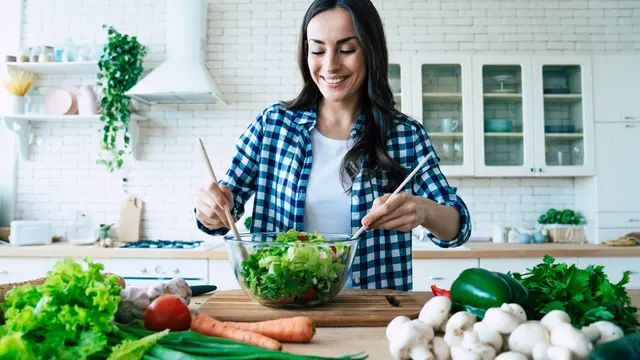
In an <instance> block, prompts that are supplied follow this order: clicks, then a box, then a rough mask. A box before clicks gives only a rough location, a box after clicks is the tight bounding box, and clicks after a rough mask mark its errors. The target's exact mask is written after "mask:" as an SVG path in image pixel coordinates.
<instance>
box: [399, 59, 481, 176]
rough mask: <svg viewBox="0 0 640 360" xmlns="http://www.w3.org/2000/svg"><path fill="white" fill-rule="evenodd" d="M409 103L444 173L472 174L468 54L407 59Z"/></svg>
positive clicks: (471, 106) (469, 60)
mask: <svg viewBox="0 0 640 360" xmlns="http://www.w3.org/2000/svg"><path fill="white" fill-rule="evenodd" d="M411 63H412V65H411V69H412V70H411V71H412V75H413V76H412V79H413V80H414V82H413V83H412V91H413V93H412V104H413V106H414V110H413V113H414V114H415V118H416V120H419V121H420V122H421V123H422V124H423V126H424V128H425V130H426V131H427V134H428V135H429V139H430V140H431V144H432V145H433V147H434V149H435V151H436V153H437V154H438V156H439V157H440V167H441V169H442V172H443V173H444V174H446V175H447V176H472V175H473V170H474V162H473V131H474V130H473V125H474V124H473V102H472V96H473V93H472V77H471V73H472V72H471V71H472V70H471V56H470V55H465V54H420V55H416V56H414V57H413V58H412V61H411Z"/></svg>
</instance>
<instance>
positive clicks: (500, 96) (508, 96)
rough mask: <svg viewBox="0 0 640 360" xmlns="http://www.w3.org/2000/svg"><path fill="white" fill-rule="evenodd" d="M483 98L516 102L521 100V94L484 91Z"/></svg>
mask: <svg viewBox="0 0 640 360" xmlns="http://www.w3.org/2000/svg"><path fill="white" fill-rule="evenodd" d="M484 99H485V100H493V101H500V102H510V103H514V102H515V103H517V102H522V94H520V93H485V94H484Z"/></svg>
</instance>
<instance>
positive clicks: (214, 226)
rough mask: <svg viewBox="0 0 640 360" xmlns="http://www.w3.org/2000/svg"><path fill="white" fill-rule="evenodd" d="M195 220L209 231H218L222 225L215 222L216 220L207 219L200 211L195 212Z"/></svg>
mask: <svg viewBox="0 0 640 360" xmlns="http://www.w3.org/2000/svg"><path fill="white" fill-rule="evenodd" d="M196 219H198V221H200V223H201V224H202V225H204V226H206V227H207V228H208V229H210V230H213V229H218V228H220V227H222V225H223V224H222V223H220V222H219V221H217V219H213V218H210V217H207V216H205V215H204V214H203V213H202V212H200V211H197V212H196Z"/></svg>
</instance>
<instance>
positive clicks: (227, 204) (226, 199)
mask: <svg viewBox="0 0 640 360" xmlns="http://www.w3.org/2000/svg"><path fill="white" fill-rule="evenodd" d="M232 206H233V194H231V189H229V187H228V186H226V185H218V184H216V183H214V182H212V183H211V184H210V185H209V186H208V187H203V188H201V189H200V192H199V193H198V197H197V199H196V218H197V219H198V220H199V221H200V222H201V223H202V225H204V226H206V227H207V228H208V229H209V230H215V229H220V228H223V227H225V228H228V229H230V228H231V224H229V221H227V216H226V215H225V212H224V209H231V207H232ZM233 221H238V220H237V219H236V218H235V216H234V217H233Z"/></svg>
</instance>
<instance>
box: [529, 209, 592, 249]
mask: <svg viewBox="0 0 640 360" xmlns="http://www.w3.org/2000/svg"><path fill="white" fill-rule="evenodd" d="M585 223H586V221H585V218H584V216H582V214H580V213H579V212H577V211H574V210H571V209H564V210H556V209H553V208H551V209H549V210H547V212H545V213H544V214H541V215H540V216H539V217H538V224H540V226H541V227H542V229H543V230H546V231H547V232H548V233H549V240H550V241H551V242H554V243H578V244H582V243H584V241H585V233H586V231H585Z"/></svg>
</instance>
